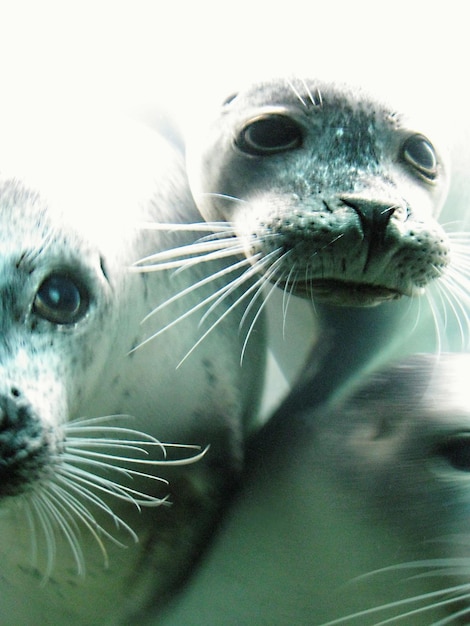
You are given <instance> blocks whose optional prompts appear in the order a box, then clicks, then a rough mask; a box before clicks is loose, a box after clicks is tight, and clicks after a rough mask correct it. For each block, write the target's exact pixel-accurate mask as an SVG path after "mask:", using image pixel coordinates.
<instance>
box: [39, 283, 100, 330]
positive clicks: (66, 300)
mask: <svg viewBox="0 0 470 626" xmlns="http://www.w3.org/2000/svg"><path fill="white" fill-rule="evenodd" d="M87 307H88V297H87V296H86V294H85V292H84V290H83V288H82V287H81V285H79V284H78V283H77V281H76V280H75V279H74V278H71V277H70V276H69V275H68V274H61V273H56V274H51V275H50V276H49V277H48V278H46V279H45V280H44V282H43V283H42V284H41V286H40V287H39V289H38V291H37V293H36V297H35V298H34V303H33V310H34V312H35V313H36V314H37V315H39V316H40V317H43V318H44V319H46V320H48V321H49V322H52V323H54V324H72V323H74V322H77V321H78V320H79V319H80V318H81V317H83V315H84V314H85V312H86V309H87Z"/></svg>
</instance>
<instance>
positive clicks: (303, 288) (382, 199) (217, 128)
mask: <svg viewBox="0 0 470 626" xmlns="http://www.w3.org/2000/svg"><path fill="white" fill-rule="evenodd" d="M207 109H208V110H207V112H206V117H207V120H206V119H199V117H198V119H197V121H196V122H194V123H193V124H188V125H187V128H186V131H185V136H186V162H187V169H188V176H189V180H190V186H191V189H192V193H193V196H194V198H195V201H196V203H197V206H198V208H199V210H200V211H201V214H202V216H203V217H204V218H205V220H206V224H205V226H204V224H196V225H194V227H198V228H200V230H201V231H203V232H204V230H205V231H206V233H207V234H206V235H205V236H203V237H201V239H200V240H199V241H198V242H196V243H195V244H194V245H192V246H189V247H186V248H182V249H179V250H174V251H173V253H172V254H173V255H172V257H171V259H172V262H173V263H174V264H175V265H178V264H179V265H181V266H182V267H184V265H186V264H188V265H189V266H192V265H193V264H194V263H197V262H201V263H202V262H205V261H206V260H210V259H212V258H214V257H217V256H220V257H221V258H227V259H228V258H232V265H231V267H232V269H233V271H234V272H237V274H236V277H235V278H233V279H232V278H231V277H230V273H229V271H228V269H227V273H226V276H227V283H228V284H227V286H226V288H225V291H221V292H219V294H217V296H216V297H217V298H218V299H217V300H216V301H215V302H214V301H212V302H213V304H212V306H213V307H214V308H216V307H217V305H218V303H221V302H223V295H224V293H230V292H231V289H234V288H238V287H240V286H241V285H242V284H243V282H244V280H247V281H249V284H247V285H246V288H245V289H244V290H243V292H242V296H241V297H240V301H239V302H240V303H242V302H243V303H244V306H245V307H246V309H247V310H252V311H253V310H255V311H256V310H258V311H261V310H267V311H268V312H272V311H273V310H274V306H277V307H278V311H279V312H280V313H279V316H281V317H282V318H283V320H281V324H280V326H278V328H280V330H279V331H278V332H274V333H270V345H271V348H272V351H273V352H274V354H275V356H276V358H281V359H284V360H286V354H287V353H288V352H289V351H291V352H293V355H292V361H293V360H294V359H295V357H297V358H298V360H297V363H295V365H294V366H293V367H291V364H290V363H289V362H288V365H287V368H285V367H283V366H282V365H281V369H282V373H283V374H284V375H286V376H287V377H288V378H289V377H290V378H289V384H290V385H291V386H292V385H295V381H296V380H298V376H299V375H300V376H301V377H302V376H303V377H304V379H305V380H306V381H307V384H308V376H309V375H310V374H308V372H307V376H305V371H306V368H305V363H306V359H307V358H308V354H309V349H310V347H311V346H312V345H314V344H315V342H316V341H317V340H318V338H319V337H320V338H322V337H323V336H324V335H325V334H326V335H329V336H330V337H332V341H333V342H334V341H335V339H334V337H335V336H336V335H342V336H344V335H345V334H346V335H347V333H345V332H344V329H345V328H347V327H349V334H350V335H351V336H353V337H354V338H355V342H354V341H352V342H349V343H350V344H351V354H354V353H358V352H359V351H361V350H362V348H363V344H364V343H365V342H367V335H364V334H362V335H360V334H359V333H358V332H356V328H357V324H356V320H358V319H359V320H360V325H361V326H362V327H366V332H367V325H366V320H367V323H368V324H369V327H370V328H375V327H379V326H381V327H384V326H387V325H388V326H389V330H390V329H391V325H396V324H397V323H398V320H400V321H401V322H403V316H404V315H405V314H406V312H407V311H408V304H407V300H408V296H417V295H421V294H423V292H424V293H425V295H426V298H427V300H428V302H429V303H430V309H431V310H432V312H433V318H434V319H438V318H439V315H440V312H438V311H436V308H438V306H439V302H440V301H444V300H446V299H449V300H452V301H453V303H454V306H453V310H454V311H457V312H458V311H460V310H461V306H460V301H461V295H462V291H463V290H462V289H461V285H462V284H463V282H465V281H466V280H467V279H464V280H463V282H462V281H460V279H459V277H458V273H459V272H460V270H461V269H462V267H460V268H459V269H457V265H459V262H458V257H459V254H460V252H461V250H459V248H461V243H460V242H459V241H458V240H456V239H454V238H453V233H446V232H444V230H443V228H442V226H441V225H439V223H438V222H437V218H438V216H439V213H440V210H441V207H442V204H443V202H444V199H445V198H446V194H447V189H448V181H449V163H448V158H447V155H446V151H445V148H443V147H441V140H440V137H438V136H437V135H438V133H437V131H436V132H435V131H434V128H430V127H429V124H428V123H427V122H425V121H424V120H423V119H421V118H419V119H415V118H414V117H413V116H412V115H406V114H402V113H400V112H399V111H398V109H397V108H395V107H394V106H393V105H392V104H389V103H387V101H386V100H382V99H380V97H378V96H376V95H371V94H369V93H367V92H365V91H364V90H363V89H360V88H356V87H354V86H348V85H345V84H339V83H335V82H331V81H321V80H316V79H309V80H298V79H293V80H289V79H286V78H276V79H272V80H266V81H264V82H257V83H254V84H252V85H249V86H248V87H246V88H244V89H241V90H240V91H238V92H237V93H236V94H235V95H234V96H230V97H229V98H227V99H226V100H225V102H224V103H223V105H222V106H220V107H215V109H214V107H210V106H207ZM421 117H424V116H423V115H422V114H421ZM434 134H436V137H437V139H436V140H434V139H433V136H434ZM464 256H465V254H464ZM147 262H148V264H149V265H153V267H154V269H158V267H159V266H163V267H165V266H166V264H167V263H168V262H169V257H168V255H167V254H163V255H162V254H156V255H155V256H154V257H152V259H150V260H148V261H147ZM240 268H242V269H243V272H242V273H241V274H240V273H239V270H240ZM436 278H438V280H435V279H436ZM253 280H254V283H253ZM459 281H460V285H459ZM427 286H429V287H430V289H425V288H426V287H427ZM434 286H436V290H437V292H438V297H437V298H434V296H433V288H434ZM440 292H442V293H443V294H444V296H443V297H442V298H441V293H440ZM280 294H281V295H280ZM402 296H405V298H403V297H402ZM279 300H281V303H280V304H279V303H278V301H279ZM276 301H277V302H276ZM312 301H313V304H314V307H312V306H311V305H312ZM436 302H437V303H438V304H437V305H436ZM273 303H274V306H272V304H273ZM377 304H381V305H382V306H381V307H379V308H378V310H377V307H374V305H377ZM312 308H314V314H313V315H312ZM359 308H360V309H362V310H363V311H365V310H366V309H367V308H369V309H370V308H375V309H376V310H375V312H372V313H360V312H358V311H356V310H355V309H359ZM299 310H302V311H303V314H304V318H305V319H306V321H305V322H303V323H302V324H301V323H299V321H298V319H299V318H298V311H299ZM307 310H308V311H307ZM308 313H310V315H309V314H308ZM462 317H465V315H464V314H462ZM351 320H354V321H351ZM283 324H284V326H283ZM464 324H465V321H463V324H462V325H464ZM406 325H407V327H408V328H411V327H413V326H414V325H415V319H411V318H410V317H409V318H408V323H407V324H406ZM289 326H290V329H291V331H292V332H289ZM437 326H439V324H437ZM401 327H402V329H403V330H404V328H403V323H402V326H401ZM245 328H246V327H245ZM286 328H287V332H286ZM246 334H247V340H248V338H249V334H250V332H249V329H248V331H247V332H246ZM405 334H406V333H405ZM299 335H301V336H302V338H301V340H300V341H294V340H293V338H294V339H298V337H299ZM402 335H403V332H402ZM286 336H287V339H285V337H286ZM396 337H397V335H396V333H392V332H389V337H388V339H387V341H382V343H381V344H376V345H374V346H373V347H372V353H375V355H376V356H377V355H378V353H379V351H380V347H385V345H386V344H387V343H390V341H391V340H392V339H393V338H396ZM307 338H308V339H307ZM384 339H385V338H384V337H382V340H384ZM294 345H295V348H293V349H292V350H291V346H294ZM299 345H301V346H303V347H304V348H305V349H306V350H305V352H302V351H301V350H299ZM314 349H315V348H314ZM426 349H427V348H426ZM369 353H370V350H369ZM300 354H301V356H300V357H299V355H300ZM369 356H371V355H370V354H369ZM351 358H352V357H351ZM348 359H349V356H348ZM311 360H313V362H314V368H315V367H316V356H315V354H313V359H311ZM287 361H288V359H287ZM351 366H352V370H350V371H349V373H351V371H354V370H355V369H357V363H352V364H351ZM289 368H290V369H291V370H292V369H293V370H295V373H294V375H292V374H291V372H290V370H289ZM303 372H304V374H303ZM335 376H336V374H335V371H334V366H333V367H332V368H331V386H337V384H339V383H340V382H341V381H340V380H339V379H338V380H336V379H335ZM315 393H316V391H315ZM323 399H324V397H323ZM318 400H319V401H321V400H322V396H321V394H319V395H318Z"/></svg>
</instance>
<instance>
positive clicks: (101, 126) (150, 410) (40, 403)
mask: <svg viewBox="0 0 470 626" xmlns="http://www.w3.org/2000/svg"><path fill="white" fill-rule="evenodd" d="M55 113H56V112H55ZM67 115H70V117H67ZM81 116H83V118H82V117H81ZM71 119H73V124H72V123H71ZM0 135H1V137H2V140H1V142H0V143H1V148H0V170H1V178H0V223H1V226H0V266H1V267H0V276H1V280H0V290H1V291H0V292H1V296H0V302H1V313H0V320H1V327H2V340H1V342H0V370H1V376H0V379H1V386H0V477H1V479H0V554H1V566H0V595H1V597H2V601H1V603H0V622H1V623H2V624H3V625H4V626H13V625H14V624H15V625H16V624H23V625H24V626H27V625H28V624H31V625H32V624H46V623H54V624H59V623H60V624H63V623H69V624H74V625H85V624H91V623H100V624H108V623H109V624H115V623H126V624H127V623H129V620H130V621H132V615H133V611H134V603H135V604H136V605H138V606H139V607H141V606H144V605H145V603H146V602H147V601H149V599H150V598H156V599H157V601H160V602H162V601H163V599H164V598H165V596H166V594H167V593H169V590H170V589H171V588H172V587H173V586H174V585H175V584H176V583H177V581H178V580H179V578H180V577H181V576H182V575H183V573H184V571H185V568H186V567H187V566H188V564H189V563H190V562H191V560H192V559H193V558H194V556H195V554H196V553H197V552H198V550H199V547H200V544H201V542H202V540H203V537H204V535H205V533H206V532H208V528H209V525H210V523H211V520H212V519H213V517H214V515H215V514H216V512H217V509H218V506H219V504H220V501H221V500H222V499H223V496H225V493H226V491H227V488H228V485H230V484H231V481H232V480H233V477H234V476H235V475H236V474H237V473H238V471H239V469H240V467H241V462H242V457H243V441H244V438H245V436H246V433H247V432H248V431H249V430H250V428H251V426H252V424H253V421H254V420H256V415H257V407H258V404H259V396H260V390H261V387H262V384H263V381H262V379H263V372H264V361H265V356H264V352H265V348H264V331H263V324H262V320H258V322H257V331H256V333H255V335H256V336H254V337H253V338H252V344H253V345H251V344H250V346H248V347H247V350H248V351H246V350H245V355H244V356H245V358H244V362H243V366H242V367H241V366H240V352H241V338H240V337H239V335H238V325H239V322H240V317H241V313H237V312H235V313H234V314H233V315H232V316H231V317H230V318H227V319H226V321H225V322H222V323H221V324H219V325H218V326H217V328H215V329H214V330H213V331H212V332H211V333H210V335H209V336H208V338H207V340H206V341H205V342H204V343H203V344H202V345H201V346H200V348H199V350H198V351H197V352H195V353H193V354H192V355H191V358H187V359H186V360H185V361H184V363H182V364H181V365H180V367H177V366H178V364H179V363H180V361H181V359H182V358H183V357H184V355H185V354H186V352H187V351H188V349H189V348H191V346H192V345H193V343H194V342H195V341H196V339H197V337H198V336H199V333H200V332H203V331H204V328H205V326H204V322H202V326H198V322H199V321H200V320H199V317H197V316H195V317H192V318H190V319H187V320H186V321H182V322H180V324H179V326H178V328H177V329H173V330H171V329H169V330H168V332H167V333H165V335H164V336H162V337H159V338H158V339H155V340H154V341H152V342H148V343H146V344H145V345H140V344H143V342H144V340H145V339H146V338H147V337H148V335H149V333H151V328H152V324H153V325H154V326H155V327H158V326H159V325H166V324H167V323H168V321H169V320H171V319H173V318H174V317H177V316H178V315H179V313H180V311H181V308H182V307H189V308H191V307H192V306H193V304H194V303H195V302H197V301H198V298H199V297H200V292H198V294H197V296H195V295H194V294H193V293H189V294H188V295H187V297H185V298H183V301H184V302H185V303H184V304H183V301H182V300H178V301H177V302H175V303H173V304H171V305H170V306H169V307H167V308H165V310H164V311H162V313H161V314H160V315H159V316H154V317H153V318H152V320H150V321H147V322H145V323H143V324H142V320H143V319H144V317H145V316H146V315H147V314H148V313H149V312H150V311H151V310H152V309H153V308H154V307H155V306H156V305H157V304H158V303H161V302H164V301H166V300H168V299H170V298H171V297H172V295H174V293H175V292H181V291H182V290H184V289H185V288H186V287H187V286H188V285H190V284H192V283H193V282H195V281H203V280H204V278H205V277H206V276H207V275H213V274H217V273H219V274H220V273H221V271H222V269H223V266H224V262H223V261H222V260H217V259H214V261H213V262H211V263H209V264H208V265H207V267H202V266H201V265H198V266H195V267H194V269H193V270H190V271H188V270H186V271H185V272H181V273H180V274H176V275H173V274H172V273H171V272H160V273H153V274H148V273H141V272H136V271H134V270H133V269H132V266H133V264H134V263H135V262H136V261H137V260H138V259H140V258H142V257H144V256H146V255H148V254H150V253H151V252H155V251H156V250H162V249H166V248H171V247H174V246H181V245H182V244H183V243H188V242H189V241H190V237H191V235H188V234H187V233H185V232H179V231H176V230H175V231H173V232H171V233H169V232H165V231H162V230H152V229H149V228H147V225H148V224H149V223H155V222H159V221H163V222H169V221H171V222H181V223H183V222H185V221H187V220H188V219H189V220H194V218H195V216H196V214H197V213H196V209H195V207H194V205H193V202H192V199H191V196H190V194H189V191H188V186H187V182H186V177H185V173H184V164H183V159H182V157H181V155H180V154H179V153H178V151H177V150H176V149H174V148H173V147H172V146H171V145H170V144H169V143H168V142H166V141H165V140H163V139H161V138H160V137H159V136H157V135H156V134H155V133H153V132H150V131H148V130H147V129H144V127H141V126H140V125H139V124H137V123H136V124H134V123H133V122H132V121H130V120H125V119H123V118H121V117H120V116H114V115H111V114H109V113H107V114H106V115H105V116H97V118H96V119H94V118H93V117H90V118H88V117H87V116H85V114H84V113H83V112H80V114H77V113H76V112H75V114H74V115H72V113H68V112H67V113H66V115H65V118H64V112H60V114H57V115H51V119H49V118H46V119H42V118H41V117H39V118H35V117H34V115H33V116H32V117H31V118H27V119H20V120H19V121H18V124H17V125H15V124H14V123H12V121H11V120H9V121H8V124H5V126H3V125H2V128H1V129H0ZM46 146H47V154H46V155H45V154H44V149H45V147H46ZM220 280H221V279H219V281H218V282H219V285H220ZM210 289H211V290H212V289H213V284H212V282H211V286H210ZM203 291H204V289H203ZM233 297H234V298H235V297H236V296H235V294H234V296H233ZM230 299H231V296H229V298H228V301H227V302H229V301H230ZM139 345H140V347H138V346H139ZM157 440H158V441H157ZM159 441H162V442H168V443H164V444H160V443H158V442H159ZM189 444H194V447H193V448H192V449H191V447H189V448H187V445H189ZM190 461H191V462H190ZM166 481H169V484H166ZM168 502H171V504H170V506H167V504H168ZM160 504H163V506H159V505H160ZM137 539H138V542H137ZM123 544H124V545H123ZM123 548H125V549H123Z"/></svg>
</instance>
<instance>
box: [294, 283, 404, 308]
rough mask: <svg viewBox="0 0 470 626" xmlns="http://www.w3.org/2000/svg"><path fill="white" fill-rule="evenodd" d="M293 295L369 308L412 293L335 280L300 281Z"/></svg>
mask: <svg viewBox="0 0 470 626" xmlns="http://www.w3.org/2000/svg"><path fill="white" fill-rule="evenodd" d="M293 293H294V294H295V295H296V296H300V297H303V298H305V297H311V298H313V299H315V300H316V301H318V302H324V303H326V304H332V305H335V306H355V307H369V306H376V305H378V304H380V303H382V302H386V301H388V300H398V299H399V298H401V297H402V296H405V295H407V296H409V295H411V294H410V293H405V292H404V291H399V290H398V289H391V288H389V287H384V286H382V285H372V284H367V283H356V282H347V281H342V280H335V279H315V280H311V281H298V282H296V283H295V286H294V289H293Z"/></svg>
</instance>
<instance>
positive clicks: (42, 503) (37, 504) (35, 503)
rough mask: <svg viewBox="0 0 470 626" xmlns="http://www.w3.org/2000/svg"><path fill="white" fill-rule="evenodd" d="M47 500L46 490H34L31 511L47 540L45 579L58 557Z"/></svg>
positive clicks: (48, 576)
mask: <svg viewBox="0 0 470 626" xmlns="http://www.w3.org/2000/svg"><path fill="white" fill-rule="evenodd" d="M47 502H48V501H47V498H46V497H45V495H44V492H34V493H33V494H32V495H31V497H30V499H29V505H30V507H31V511H32V512H34V513H35V515H36V517H37V519H38V522H39V525H40V527H41V529H42V534H43V536H44V540H45V552H46V567H45V569H44V574H43V578H44V579H45V580H47V579H49V578H50V576H51V573H52V569H53V567H54V563H55V559H56V540H55V535H54V530H53V528H52V525H51V522H50V520H49V507H48V506H47Z"/></svg>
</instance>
